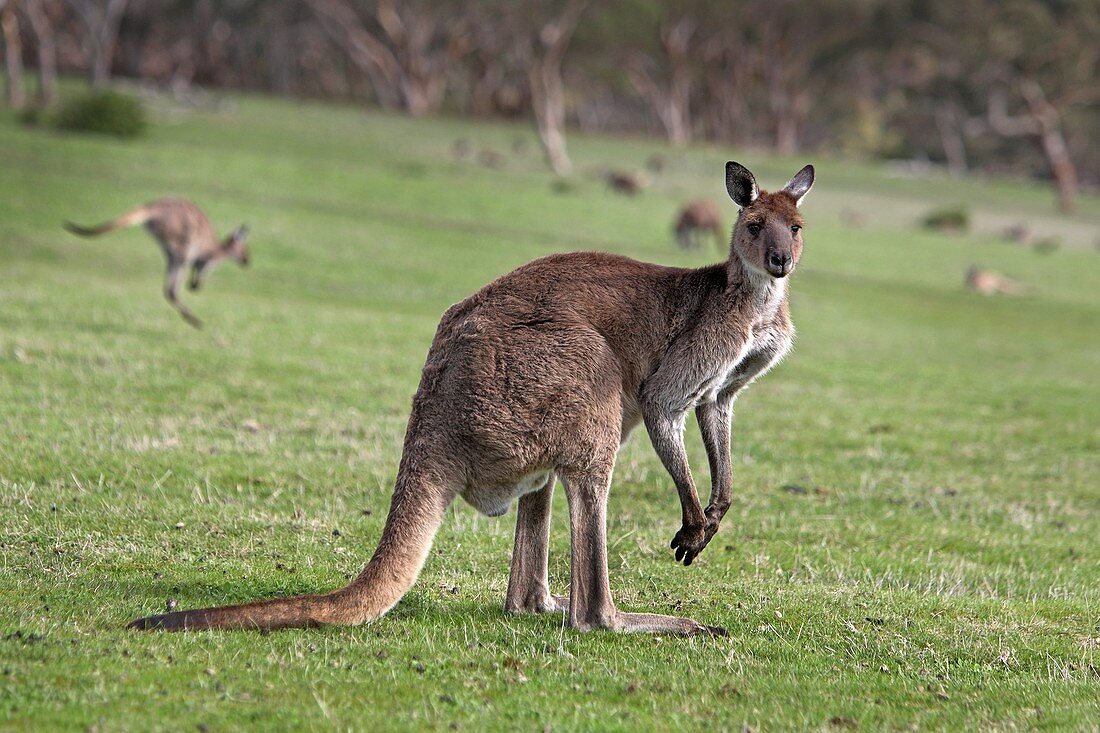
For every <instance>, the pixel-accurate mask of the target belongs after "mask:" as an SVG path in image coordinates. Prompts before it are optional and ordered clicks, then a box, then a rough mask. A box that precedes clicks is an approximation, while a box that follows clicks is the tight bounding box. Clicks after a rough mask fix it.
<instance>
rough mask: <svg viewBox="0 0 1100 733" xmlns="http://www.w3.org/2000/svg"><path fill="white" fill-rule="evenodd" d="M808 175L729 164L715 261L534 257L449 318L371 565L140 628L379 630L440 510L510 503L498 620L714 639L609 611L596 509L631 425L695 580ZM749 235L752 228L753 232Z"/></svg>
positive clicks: (774, 319) (773, 353) (771, 326)
mask: <svg viewBox="0 0 1100 733" xmlns="http://www.w3.org/2000/svg"><path fill="white" fill-rule="evenodd" d="M812 176H813V172H812V169H811V168H809V167H808V166H807V168H806V169H804V170H803V171H802V172H800V173H799V175H797V176H795V178H794V179H792V181H791V183H789V184H788V187H787V188H786V189H784V190H783V191H779V192H777V193H771V194H769V193H761V194H759V195H757V189H756V184H755V180H753V179H752V174H751V173H749V172H748V171H747V170H745V169H744V168H742V167H741V166H738V165H737V164H734V163H731V164H728V166H727V187H728V188H729V190H730V193H731V196H732V197H733V199H734V201H735V202H737V203H738V204H740V205H741V206H742V207H743V211H742V212H741V215H740V217H739V218H738V222H737V224H736V225H735V226H734V230H733V235H732V239H731V246H730V255H729V259H728V261H726V262H723V263H720V264H716V265H710V266H708V267H704V268H701V269H697V270H691V269H681V268H672V267H662V266H660V265H651V264H646V263H642V262H636V261H634V260H631V259H627V258H625V257H620V256H617V255H610V254H602V253H597V252H578V253H572V254H558V255H552V256H549V257H544V258H542V259H539V260H535V261H534V262H531V263H529V264H527V265H524V266H523V267H520V268H519V269H518V270H516V271H514V272H512V273H509V274H507V275H505V276H503V277H501V278H500V279H498V280H496V281H495V282H492V283H490V284H489V285H487V286H485V287H484V288H482V289H481V290H480V291H478V292H477V293H475V294H474V295H472V296H470V297H469V298H467V299H466V300H464V301H462V302H461V303H458V304H457V305H455V306H452V307H451V308H450V309H448V310H447V312H446V313H445V314H444V315H443V318H442V320H441V321H440V324H439V328H438V329H437V331H436V335H435V339H434V340H433V342H432V346H431V349H430V350H429V352H428V358H427V362H426V363H425V365H424V371H423V374H422V376H421V380H420V386H419V388H418V389H417V392H416V395H415V397H414V398H413V407H412V414H411V415H410V417H409V424H408V430H407V432H406V435H405V444H404V452H403V454H402V457H401V464H400V467H399V469H398V475H397V482H396V486H395V488H394V493H393V498H392V502H391V505H390V514H389V517H388V519H387V520H386V527H385V529H384V530H383V532H382V538H381V540H380V542H379V545H378V549H377V550H376V551H375V553H374V556H373V557H372V558H371V560H370V562H369V563H368V564H367V567H366V568H365V569H364V570H363V572H362V573H361V574H360V575H359V577H358V578H356V579H355V580H353V581H352V582H351V583H350V584H349V585H347V586H346V587H344V588H341V589H339V590H336V591H333V592H331V593H329V594H326V595H311V596H298V597H293V598H282V599H276V600H269V601H260V602H256V603H248V604H244V605H240V606H231V607H224V608H209V609H203V610H198V611H180V612H174V613H168V614H165V615H161V616H153V617H149V618H144V619H138V620H137V621H134V622H133V623H132V624H131V626H132V627H134V628H139V629H166V630H184V629H206V628H253V627H257V628H265V629H272V628H282V627H289V626H317V625H322V624H358V623H363V622H366V621H371V620H373V619H376V618H378V617H379V616H380V615H382V614H383V613H385V612H386V611H387V610H388V609H389V608H391V607H392V606H393V605H394V604H395V603H396V602H397V601H398V600H399V599H400V598H401V596H402V595H403V594H404V593H405V592H406V591H407V590H408V589H409V587H410V586H411V585H412V584H413V582H414V581H415V579H416V576H417V574H418V573H419V571H420V567H421V565H422V564H423V562H424V559H425V557H426V556H427V554H428V550H429V547H430V546H431V542H432V538H433V537H434V535H435V533H436V531H437V530H438V528H439V525H440V523H441V522H442V520H443V516H444V512H445V510H446V508H447V506H448V505H449V504H450V502H451V501H452V500H453V499H454V498H455V497H456V496H461V497H462V498H463V499H465V500H466V501H467V502H469V503H470V504H471V505H473V506H474V507H475V508H476V509H478V510H479V511H481V512H483V513H484V514H487V515H490V516H499V515H501V514H504V513H505V512H506V511H507V510H508V508H509V506H510V505H511V503H512V502H513V501H514V500H515V499H517V498H518V499H519V503H518V509H517V518H516V535H515V548H514V551H513V555H512V567H511V575H510V578H509V582H508V591H507V596H506V598H505V604H504V607H505V609H506V610H508V611H511V612H544V611H566V612H567V613H568V619H569V624H570V626H572V627H573V628H575V629H580V630H588V629H594V628H606V629H613V630H616V631H651V632H664V633H675V634H685V635H691V634H697V633H725V632H724V631H723V630H721V629H718V628H715V627H711V626H705V625H703V624H700V623H698V622H696V621H693V620H691V619H687V618H681V617H677V616H663V615H657V614H646V613H625V612H623V611H619V610H618V609H617V608H616V607H615V604H614V602H613V601H612V598H611V590H610V586H609V583H608V573H607V538H606V512H607V498H608V492H609V489H610V486H611V475H612V471H613V469H614V466H615V457H616V454H617V452H618V449H619V445H620V444H621V443H622V442H623V441H624V440H625V439H626V438H627V436H628V435H629V434H630V432H631V430H633V429H634V428H635V427H636V426H637V425H638V424H639V423H642V422H644V423H645V425H646V429H647V431H648V432H649V435H650V438H651V440H652V442H653V445H654V447H655V449H656V451H657V453H658V455H659V456H660V458H661V461H662V462H663V463H664V465H665V467H666V468H667V469H668V471H669V473H670V474H671V475H672V478H673V481H674V483H675V484H676V488H677V491H678V492H679V495H680V501H681V506H682V519H683V526H682V527H681V528H680V530H679V532H677V533H676V536H675V537H674V539H673V541H672V546H673V547H674V548H675V550H676V558H677V560H682V561H683V562H684V563H685V564H690V563H691V562H692V560H693V559H694V558H695V556H696V555H697V554H698V553H699V552H700V551H702V549H703V548H704V547H705V546H706V545H707V543H708V542H709V541H710V539H711V537H713V536H714V533H715V532H716V531H717V530H718V524H719V522H720V521H721V519H722V517H723V515H724V514H725V512H726V510H727V509H728V508H729V505H730V496H731V492H732V475H731V469H730V453H729V451H730V447H729V437H730V417H731V414H732V405H733V401H734V398H735V397H736V396H737V394H738V392H739V391H740V390H741V389H743V388H744V387H745V386H746V385H747V384H748V383H749V382H751V381H752V380H753V379H755V378H756V377H757V376H759V375H760V374H762V373H763V372H764V371H766V370H767V369H768V368H769V367H770V366H771V365H772V364H774V363H775V362H776V361H777V360H778V359H779V358H781V357H782V355H783V354H784V353H785V352H786V350H787V348H788V347H789V345H790V342H791V338H792V334H793V329H792V327H791V323H790V318H789V316H788V312H787V296H786V280H785V279H783V278H784V277H785V276H786V275H787V274H789V272H790V271H791V269H792V268H793V267H794V264H795V263H797V261H798V256H799V254H800V252H801V249H802V243H801V235H800V234H799V233H798V231H797V230H792V226H796V225H798V224H800V223H801V218H800V217H799V215H798V211H797V209H796V200H797V199H799V198H801V196H802V195H804V194H805V192H806V191H807V190H808V189H809V183H810V182H812ZM750 226H751V229H750ZM691 410H694V411H695V415H696V418H697V420H698V422H699V426H700V429H701V432H702V435H703V440H704V443H705V445H706V449H707V454H708V456H709V459H710V466H711V476H712V480H711V495H710V504H709V506H708V507H707V508H706V509H705V510H704V509H703V508H702V506H701V505H700V503H699V497H698V494H697V493H696V490H695V485H694V483H693V481H692V477H691V472H690V469H689V467H688V462H687V454H686V452H685V450H684V440H683V431H684V423H685V420H686V418H687V415H688V413H689V412H690V411H691ZM557 478H560V479H561V480H562V483H563V484H564V486H565V492H566V495H567V497H568V500H569V519H570V528H571V536H572V556H571V577H570V584H569V595H568V597H565V596H556V595H553V594H551V593H550V587H549V582H548V579H547V546H548V540H549V527H550V500H551V495H552V492H553V489H554V484H555V480H556V479H557Z"/></svg>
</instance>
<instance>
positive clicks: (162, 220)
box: [65, 198, 248, 328]
mask: <svg viewBox="0 0 1100 733" xmlns="http://www.w3.org/2000/svg"><path fill="white" fill-rule="evenodd" d="M139 224H142V225H144V226H145V228H146V229H147V230H149V233H150V234H152V235H153V238H154V239H156V240H157V243H158V244H160V248H161V249H162V250H164V257H165V259H167V260H168V270H167V272H166V273H165V275H164V297H165V298H167V299H168V302H169V303H171V304H172V307H174V308H175V309H176V310H177V311H179V314H180V315H181V316H183V319H184V320H185V321H187V322H188V323H190V324H191V325H192V326H194V327H195V328H202V321H200V320H199V319H198V318H196V317H195V314H194V313H192V312H191V311H189V310H188V309H187V306H185V305H184V304H183V303H181V302H180V299H179V285H180V280H181V279H182V278H183V274H184V272H185V271H186V270H187V268H188V267H190V268H191V277H190V279H189V280H188V282H187V287H188V288H190V289H191V290H198V289H199V286H201V285H202V278H203V275H204V274H205V273H206V270H207V268H209V267H210V266H212V265H214V264H216V263H218V262H220V261H221V260H224V259H226V258H229V259H232V260H235V261H237V262H238V263H239V264H240V265H241V266H242V267H243V266H245V265H247V264H248V247H247V246H246V245H245V238H246V237H247V236H248V227H246V226H244V225H241V226H239V227H237V228H236V229H235V230H233V232H232V233H231V234H230V235H229V236H228V237H226V238H225V239H223V240H220V241H219V240H218V234H217V232H215V231H214V225H213V224H211V223H210V219H208V218H207V216H206V214H204V213H203V212H202V209H200V208H199V207H198V206H196V205H195V204H193V203H191V202H190V201H188V200H186V199H176V198H166V199H160V200H158V201H153V202H151V203H148V204H145V205H144V206H139V207H137V208H136V209H134V210H133V211H128V212H126V213H125V214H123V215H122V216H120V217H118V218H117V219H113V220H111V221H109V222H106V223H104V224H100V225H99V226H95V227H82V226H77V225H76V224H73V223H72V222H65V228H66V229H68V230H69V231H70V232H72V233H73V234H79V235H80V236H82V237H96V236H99V235H100V234H106V233H107V232H113V231H115V230H116V229H124V228H126V227H133V226H138V225H139Z"/></svg>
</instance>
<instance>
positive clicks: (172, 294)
mask: <svg viewBox="0 0 1100 733" xmlns="http://www.w3.org/2000/svg"><path fill="white" fill-rule="evenodd" d="M182 277H183V265H181V264H179V263H175V262H173V263H171V264H169V265H168V272H167V273H166V274H165V276H164V297H165V298H166V299H167V300H168V302H169V303H171V304H172V307H173V308H175V309H176V310H177V311H179V314H180V315H181V316H183V320H185V321H187V323H189V324H190V325H192V326H194V327H195V328H202V321H200V320H199V319H198V316H196V315H195V314H194V313H192V312H191V311H190V310H188V308H187V306H185V305H184V304H183V303H181V302H180V299H179V288H180V280H181V279H182Z"/></svg>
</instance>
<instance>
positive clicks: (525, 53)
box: [504, 0, 591, 176]
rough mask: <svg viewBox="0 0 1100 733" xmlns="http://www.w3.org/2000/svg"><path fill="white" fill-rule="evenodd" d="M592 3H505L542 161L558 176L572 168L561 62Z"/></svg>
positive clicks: (570, 0) (574, 0)
mask: <svg viewBox="0 0 1100 733" xmlns="http://www.w3.org/2000/svg"><path fill="white" fill-rule="evenodd" d="M590 4H591V0H565V2H564V3H562V4H555V3H550V2H541V1H534V2H516V3H505V8H504V17H505V19H506V22H507V27H508V28H509V30H510V36H511V39H512V43H513V45H512V51H513V53H514V54H515V55H516V57H517V58H518V59H519V61H520V63H521V65H522V66H523V69H524V72H525V73H526V76H527V83H528V89H529V91H530V94H531V107H532V111H533V112H534V115H535V124H536V126H537V128H538V133H539V140H540V141H541V142H542V147H543V150H544V151H545V153H546V162H547V163H548V164H549V165H550V168H551V170H553V171H554V172H555V173H557V174H558V175H559V176H564V175H568V174H569V173H570V172H571V171H572V169H573V164H572V162H571V161H570V160H569V154H568V152H567V151H566V149H565V83H564V81H563V79H562V64H563V63H564V61H565V53H566V51H567V50H568V49H569V42H570V41H571V40H572V38H573V33H574V32H575V31H576V29H577V24H578V23H579V22H580V19H581V16H582V15H583V14H584V12H585V10H586V9H587V7H588V6H589V5H590Z"/></svg>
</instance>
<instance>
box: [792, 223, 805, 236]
mask: <svg viewBox="0 0 1100 733" xmlns="http://www.w3.org/2000/svg"><path fill="white" fill-rule="evenodd" d="M800 231H802V225H801V224H795V225H794V226H792V227H791V234H798V233H799V232H800Z"/></svg>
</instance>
